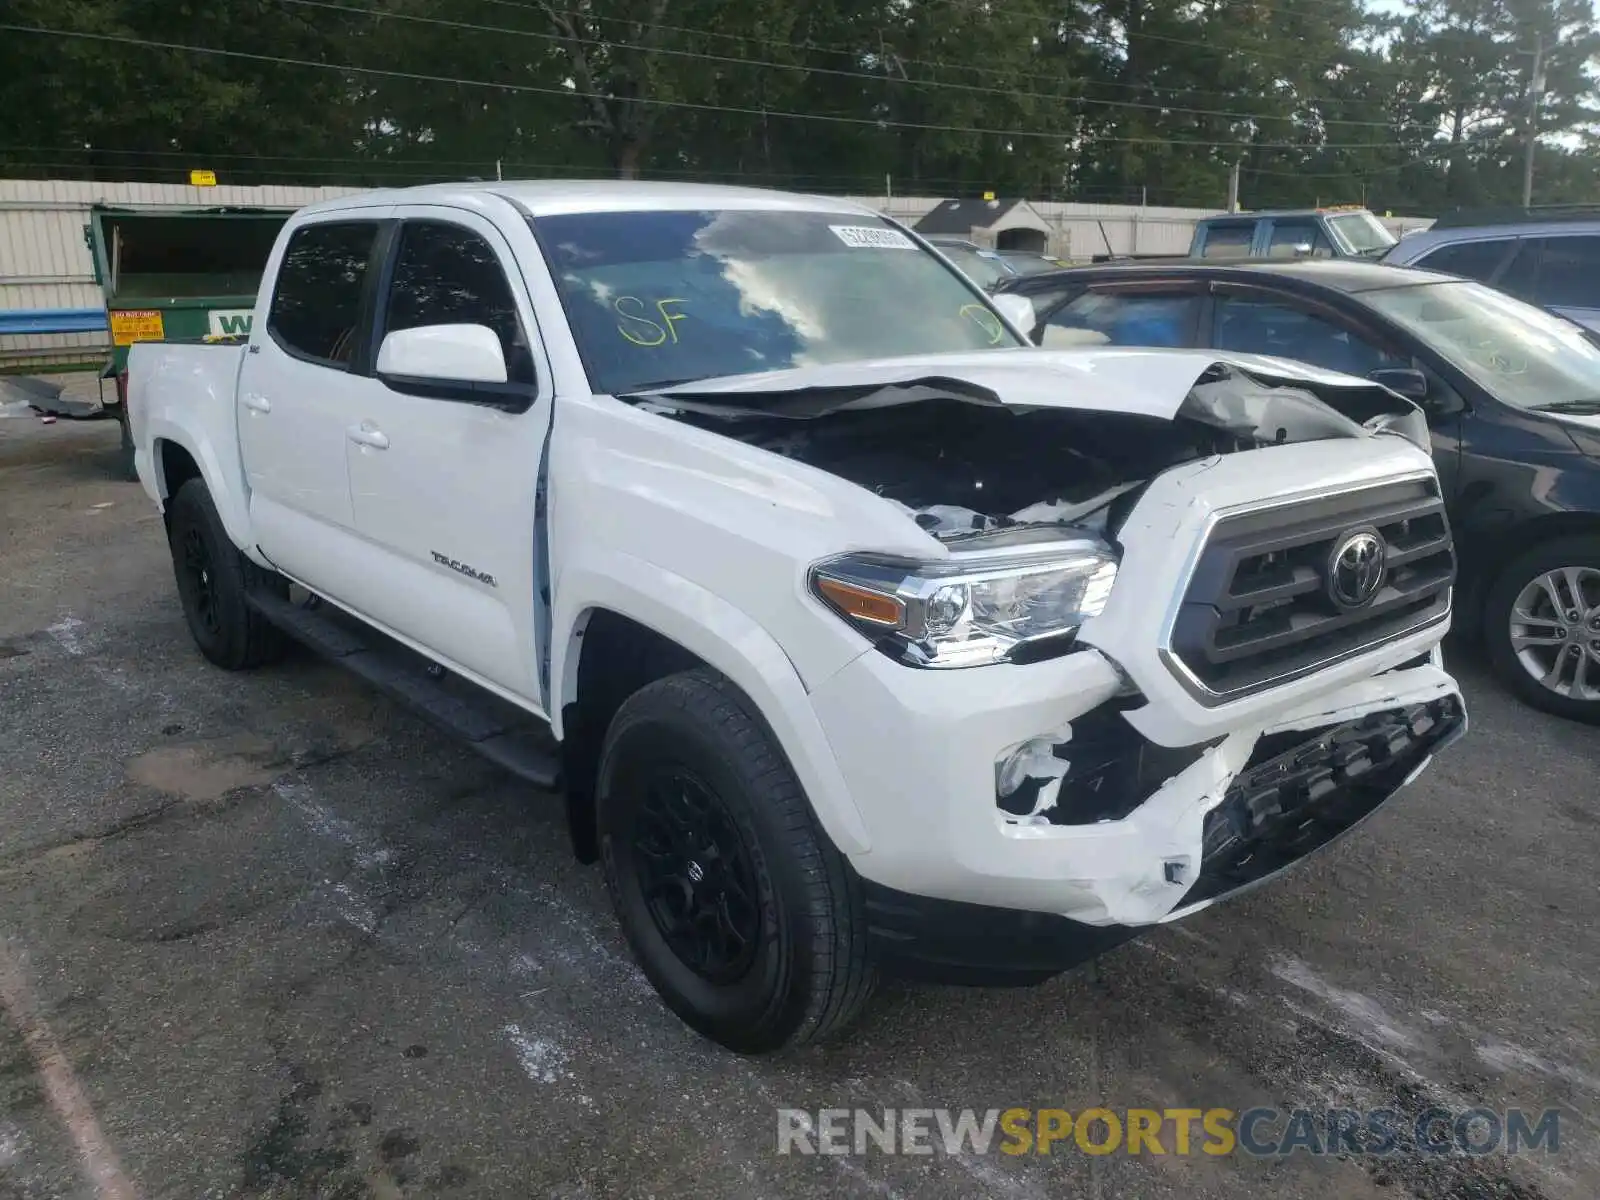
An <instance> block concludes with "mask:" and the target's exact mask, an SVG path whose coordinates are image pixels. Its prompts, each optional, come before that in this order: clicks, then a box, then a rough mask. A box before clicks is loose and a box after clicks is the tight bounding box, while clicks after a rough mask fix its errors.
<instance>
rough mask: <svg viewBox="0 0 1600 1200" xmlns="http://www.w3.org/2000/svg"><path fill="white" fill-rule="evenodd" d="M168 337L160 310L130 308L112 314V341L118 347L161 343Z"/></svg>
mask: <svg viewBox="0 0 1600 1200" xmlns="http://www.w3.org/2000/svg"><path fill="white" fill-rule="evenodd" d="M166 336H167V330H166V326H165V325H164V324H163V323H162V320H161V310H160V309H159V308H128V309H123V310H122V311H121V312H114V313H112V314H111V341H112V344H113V345H117V346H131V345H133V344H134V343H135V342H159V341H161V340H162V339H163V338H164V337H166Z"/></svg>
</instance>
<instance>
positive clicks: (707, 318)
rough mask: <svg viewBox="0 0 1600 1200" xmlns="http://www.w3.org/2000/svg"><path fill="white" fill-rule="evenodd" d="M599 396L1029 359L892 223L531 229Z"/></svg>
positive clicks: (607, 217)
mask: <svg viewBox="0 0 1600 1200" xmlns="http://www.w3.org/2000/svg"><path fill="white" fill-rule="evenodd" d="M533 228H534V232H535V233H536V235H537V236H538V238H539V242H540V245H541V246H542V247H543V248H544V252H545V255H546V256H547V258H548V259H549V261H550V266H551V270H552V272H553V274H554V276H555V280H556V286H557V289H558V290H559V291H560V294H561V301H562V304H563V306H564V307H565V309H566V312H567V319H568V320H569V322H570V323H571V326H572V331H573V336H574V338H575V339H576V340H577V343H578V350H579V353H580V354H581V355H582V356H583V360H584V365H585V366H586V367H587V369H588V372H589V379H590V383H591V385H592V386H593V387H594V389H595V391H596V392H598V393H602V394H609V395H613V396H620V395H628V394H630V393H636V392H645V391H651V390H655V389H659V388H665V387H670V386H673V385H677V384H681V383H685V382H689V381H692V380H701V379H711V378H716V377H718V376H725V375H745V374H750V373H752V372H757V371H774V370H780V369H783V368H787V367H805V366H818V365H821V364H825V363H836V362H850V361H855V360H860V359H869V358H887V357H892V356H896V355H910V354H932V353H938V352H943V351H962V350H984V349H989V348H997V347H1012V346H1020V345H1025V344H1026V343H1025V342H1023V341H1022V339H1020V338H1019V337H1018V336H1017V335H1016V334H1015V333H1013V332H1012V331H1011V330H1010V328H1009V327H1008V326H1007V325H1005V324H1004V323H1003V322H1002V321H1001V320H1000V318H999V317H998V316H997V315H996V314H995V312H994V310H993V309H992V308H990V307H989V305H988V304H986V303H985V302H984V301H983V300H982V299H981V297H980V296H979V294H978V293H976V292H974V291H973V289H972V286H971V285H970V284H969V283H967V282H966V281H965V280H963V279H962V277H961V276H960V275H959V274H957V273H956V272H955V271H952V270H951V269H950V268H949V267H948V266H946V265H945V264H944V263H943V262H941V261H940V260H939V259H938V258H937V257H935V256H934V255H932V254H930V253H928V252H927V251H926V250H924V249H923V248H922V247H921V246H919V245H918V244H917V243H916V242H914V241H913V240H912V239H911V238H909V237H907V236H906V234H905V233H903V232H902V231H901V230H899V229H897V228H895V227H894V226H893V225H891V224H890V223H889V222H887V221H884V220H881V219H877V218H873V217H868V216H858V215H855V214H852V213H812V212H790V211H773V210H761V209H727V210H720V211H685V212H673V211H667V212H654V211H651V212H602V213H565V214H559V215H551V216H544V217H535V218H533Z"/></svg>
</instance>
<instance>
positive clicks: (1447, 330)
mask: <svg viewBox="0 0 1600 1200" xmlns="http://www.w3.org/2000/svg"><path fill="white" fill-rule="evenodd" d="M1362 298H1363V299H1364V300H1365V301H1366V302H1367V303H1368V304H1369V305H1370V306H1371V307H1372V308H1373V309H1375V310H1376V311H1378V312H1380V313H1382V314H1383V315H1384V316H1386V317H1388V318H1389V319H1390V320H1392V321H1394V322H1396V323H1397V324H1399V325H1403V326H1404V327H1405V328H1407V329H1409V330H1410V331H1411V332H1412V333H1414V334H1416V335H1417V337H1419V338H1421V339H1422V341H1423V342H1424V343H1426V344H1427V346H1428V347H1429V348H1430V349H1432V350H1433V351H1434V352H1435V353H1437V354H1439V355H1440V356H1441V357H1443V358H1445V359H1448V360H1449V361H1450V362H1451V363H1453V364H1454V365H1455V366H1457V367H1459V368H1460V369H1461V370H1462V371H1464V372H1465V373H1466V374H1468V375H1470V376H1471V377H1472V378H1473V379H1474V380H1476V381H1477V382H1478V383H1480V384H1482V385H1483V387H1484V388H1486V389H1487V390H1488V391H1489V393H1490V394H1491V395H1493V396H1494V397H1495V398H1496V399H1497V400H1501V401H1504V402H1505V403H1507V404H1513V405H1515V406H1517V407H1518V408H1526V409H1559V408H1563V407H1571V406H1574V405H1587V404H1591V403H1595V402H1597V401H1600V347H1597V346H1596V345H1595V343H1594V342H1592V341H1590V340H1589V338H1588V336H1587V335H1586V334H1585V333H1584V331H1583V330H1582V329H1580V328H1579V327H1578V326H1577V325H1574V324H1573V323H1572V322H1571V321H1568V320H1566V319H1565V318H1564V317H1558V316H1556V315H1555V314H1554V313H1548V312H1545V311H1544V310H1543V309H1539V308H1535V307H1533V306H1532V305H1530V304H1524V303H1523V302H1522V301H1520V300H1513V299H1512V298H1511V297H1510V296H1507V295H1505V294H1503V293H1501V292H1497V291H1495V290H1494V289H1492V288H1488V287H1485V286H1483V285H1482V284H1480V283H1467V282H1465V281H1461V282H1451V283H1434V284H1423V285H1416V286H1410V287H1397V288H1387V289H1384V290H1381V291H1375V292H1367V293H1365V295H1364V296H1363V297H1362Z"/></svg>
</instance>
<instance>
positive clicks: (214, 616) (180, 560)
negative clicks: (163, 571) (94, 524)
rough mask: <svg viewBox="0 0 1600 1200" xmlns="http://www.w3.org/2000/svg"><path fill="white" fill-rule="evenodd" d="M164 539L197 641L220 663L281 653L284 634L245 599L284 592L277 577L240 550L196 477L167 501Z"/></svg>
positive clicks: (238, 665)
mask: <svg viewBox="0 0 1600 1200" xmlns="http://www.w3.org/2000/svg"><path fill="white" fill-rule="evenodd" d="M167 544H168V546H169V548H170V549H171V551H172V569H173V574H174V575H175V576H176V578H177V583H178V597H179V599H180V600H181V601H182V602H183V615H184V619H185V620H186V621H187V622H188V625H189V632H190V634H191V635H193V637H194V640H195V644H196V645H197V646H199V647H200V653H202V654H204V655H205V656H206V657H207V658H208V659H210V660H211V661H212V662H214V663H216V664H217V666H219V667H225V668H227V669H228V670H230V671H238V670H243V669H244V668H247V667H258V666H262V665H263V664H265V663H269V662H272V661H274V660H276V659H278V658H281V657H282V656H283V651H284V647H285V642H284V637H283V635H282V634H281V633H280V632H279V631H278V630H277V629H276V628H275V627H274V626H273V625H272V624H271V623H270V622H268V621H267V619H266V618H265V617H263V616H262V615H261V614H260V613H259V612H257V611H256V610H255V609H253V608H251V607H250V605H249V603H248V602H247V597H248V595H249V592H250V591H251V590H252V589H255V588H260V589H265V590H269V591H276V592H277V593H278V594H280V595H283V594H287V591H286V585H285V583H284V581H283V579H282V578H281V577H280V576H277V575H274V574H272V573H271V572H268V571H263V570H262V569H261V568H260V567H258V566H256V565H255V564H254V563H253V562H251V561H250V560H249V559H248V558H246V557H245V556H244V555H243V554H240V553H239V551H238V549H237V548H236V547H235V546H234V544H233V542H232V541H231V540H230V539H229V537H228V533H227V530H225V529H224V528H223V527H222V519H221V518H220V517H219V516H218V515H217V509H216V505H214V504H213V503H212V501H211V493H210V492H208V491H207V490H206V485H205V484H204V483H202V482H201V481H200V480H198V479H191V480H189V482H187V483H185V484H184V485H183V486H182V487H181V488H179V489H178V494H177V495H175V496H173V497H172V499H171V501H169V502H168V505H167Z"/></svg>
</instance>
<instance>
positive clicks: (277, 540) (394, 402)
mask: <svg viewBox="0 0 1600 1200" xmlns="http://www.w3.org/2000/svg"><path fill="white" fill-rule="evenodd" d="M1014 303H1015V299H1014V298H1004V299H1002V300H1001V301H998V302H997V301H992V300H991V299H989V298H988V297H987V296H986V295H985V294H984V293H983V292H981V291H980V290H978V289H977V288H976V287H975V286H974V285H973V284H971V283H970V282H969V281H967V280H966V279H965V278H964V277H963V276H962V275H961V274H960V273H959V272H957V271H956V270H955V269H954V268H953V267H951V266H950V264H949V263H948V262H946V261H945V260H944V259H943V258H941V257H940V256H939V255H938V254H937V253H936V252H935V251H933V250H932V249H930V248H929V247H928V245H927V244H926V243H925V242H922V241H921V240H920V239H918V238H917V237H916V236H915V235H914V234H911V233H910V232H909V231H907V230H905V229H903V228H901V227H900V226H898V225H896V224H894V223H893V222H891V221H888V220H886V219H884V218H883V217H881V216H879V215H878V214H876V213H873V212H871V211H869V210H866V209H863V208H860V207H857V206H854V205H851V204H848V203H846V202H843V201H839V200H832V199H825V198H819V197H801V196H789V195H783V194H778V193H771V192H763V191H752V190H741V189H731V188H714V187H699V186H666V185H652V184H641V183H544V184H530V183H506V184H474V185H461V186H438V187H428V188H421V189H416V190H407V191H393V192H374V193H368V194H365V195H358V196H352V197H348V198H344V199H341V200H338V201H334V202H330V203H325V204H320V205H316V206H313V207H311V208H307V209H305V210H303V211H301V212H300V213H298V214H297V215H295V216H294V217H293V218H292V219H291V220H290V221H289V223H288V225H287V226H285V228H284V230H283V232H282V234H281V236H280V238H279V240H278V243H277V246H276V247H275V249H274V250H273V253H272V258H271V261H270V263H269V264H268V267H267V271H266V275H265V278H264V283H263V288H262V292H261V296H260V300H259V305H258V308H257V310H256V314H255V317H254V322H253V328H252V331H251V333H250V335H249V337H248V340H247V341H242V342H239V343H237V344H233V345H226V344H212V345H192V346H191V345H176V344H140V345H138V346H136V347H135V348H134V350H133V355H132V361H131V365H130V381H129V404H130V417H131V422H132V429H133V433H134V437H135V441H136V446H137V452H136V458H137V466H138V472H139V476H140V478H141V480H142V481H143V484H144V488H145V490H146V491H147V492H148V493H149V495H150V497H151V499H152V500H154V501H155V502H156V504H157V505H159V506H160V508H161V511H162V512H163V513H164V514H165V519H166V527H167V530H168V535H169V540H170V544H171V548H172V556H173V564H174V568H175V570H176V574H177V585H178V594H179V596H180V598H181V600H182V604H183V609H184V613H185V616H186V618H187V620H188V624H189V627H190V629H191V631H192V632H193V635H194V638H195V640H196V641H197V642H198V644H199V646H200V649H201V651H202V652H203V653H204V654H205V655H206V657H207V658H209V659H211V660H212V661H213V662H215V663H216V664H218V665H219V666H222V667H226V668H229V669H238V668H244V667H252V666H256V665H259V664H262V663H265V662H267V661H268V660H270V659H272V658H273V657H275V656H276V655H277V654H278V653H279V652H280V650H281V648H282V646H283V645H284V641H285V636H286V635H287V636H289V637H293V638H295V639H298V640H300V641H303V642H305V643H307V644H309V645H311V646H312V647H314V648H316V649H318V650H320V651H322V652H324V653H326V654H329V655H331V656H333V657H335V658H337V659H338V660H340V661H341V662H343V663H344V664H346V665H347V666H349V667H350V668H351V669H352V670H355V671H357V672H359V673H360V674H361V675H363V676H364V677H365V678H367V679H369V680H371V681H372V682H374V683H375V684H378V685H380V686H382V687H384V688H386V689H388V690H389V691H390V692H392V693H394V694H396V695H398V696H400V697H402V698H404V699H405V700H407V701H408V702H410V703H412V704H413V705H415V706H416V707H417V708H418V709H419V711H421V712H422V713H424V714H425V715H427V716H429V717H431V718H432V719H433V720H435V721H436V722H438V723H439V724H440V725H442V726H444V727H446V728H448V729H450V730H452V731H454V732H456V733H458V734H460V735H461V736H462V737H464V738H466V739H467V740H468V741H470V742H471V743H472V744H473V745H474V746H476V747H477V748H478V749H479V750H481V751H483V752H484V753H485V754H487V755H489V756H490V757H492V758H493V759H495V760H496V761H497V762H500V763H502V764H503V765H505V766H506V767H508V768H509V769H511V770H512V771H515V772H517V773H518V774H520V775H521V776H523V777H524V778H526V779H529V780H531V781H534V782H535V783H537V784H539V785H542V786H546V787H550V788H558V787H559V788H560V789H561V790H562V791H563V792H564V795H565V797H566V807H567V815H568V820H569V824H570V828H571V833H572V839H573V844H574V846H575V848H576V850H577V853H578V854H579V855H580V856H582V857H583V858H584V859H586V860H590V861H592V860H594V859H596V858H598V859H599V860H601V861H602V862H603V867H604V871H605V876H606V880H607V884H608V886H609V889H610V893H611V896H612V899H613V901H614V904H615V908H616V911H617V915H618V917H619V919H620V921H621V924H622V927H623V929H624V931H625V933H626V936H627V938H628V941H629V942H630V944H631V946H632V949H633V951H634V953H635V954H636V955H637V958H638V960H639V962H640V964H641V965H642V967H643V969H644V971H645V973H646V974H647V975H648V976H649V978H650V980H651V981H652V983H653V984H654V985H655V987H656V988H657V990H658V991H659V992H660V994H661V996H662V997H663V999H664V1000H665V1001H666V1003H667V1004H668V1005H670V1006H671V1007H672V1008H673V1009H674V1010H675V1011H676V1012H677V1013H678V1014H679V1015H680V1016H681V1017H682V1018H683V1019H684V1020H685V1021H687V1022H688V1023H689V1024H690V1025H691V1026H693V1027H694V1028H695V1029H697V1030H699V1031H701V1032H702V1033H704V1034H706V1035H707V1036H709V1037H711V1038H714V1039H716V1040H717V1041H719V1042H721V1043H723V1044H724V1045H726V1046H728V1047H731V1048H733V1049H735V1050H738V1051H742V1052H751V1053H754V1052H763V1051H770V1050H774V1049H776V1048H778V1047H781V1046H784V1045H789V1044H792V1043H796V1042H800V1041H804V1040H807V1039H810V1038H814V1037H817V1036H819V1035H821V1034H823V1033H826V1032H828V1031H830V1030H832V1029H835V1028H837V1027H840V1026H842V1025H843V1024H844V1023H845V1022H846V1021H848V1019H849V1018H850V1017H851V1016H852V1015H853V1014H854V1013H856V1012H857V1011H858V1010H859V1008H860V1006H861V1005H862V1003H863V1001H864V1000H865V998H866V997H867V995H868V993H869V991H870V989H871V984H872V981H873V980H874V979H875V978H876V977H877V976H878V975H879V974H880V973H898V974H901V975H909V976H912V977H918V978H923V979H930V980H939V981H947V982H950V981H954V982H969V983H986V984H995V983H1026V982H1037V981H1039V980H1042V979H1045V978H1048V977H1049V976H1050V975H1052V974H1054V973H1057V972H1059V971H1061V970H1063V969H1065V968H1067V967H1070V966H1073V965H1075V964H1077V963H1080V962H1083V961H1085V960H1086V959H1088V958H1090V957H1092V956H1093V955H1095V954H1097V953H1100V952H1101V951H1103V950H1105V949H1107V948H1109V947H1111V946H1114V945H1116V944H1117V943H1119V942H1121V941H1123V940H1125V939H1127V938H1129V937H1131V936H1134V935H1135V934H1136V933H1138V932H1139V931H1140V930H1144V929H1148V928H1150V927H1152V926H1155V925H1158V924H1160V923H1162V922H1165V921H1171V920H1174V919H1176V918H1179V917H1182V916H1184V915H1186V914H1188V913H1192V912H1194V911H1196V910H1197V909H1200V908H1203V907H1205V906H1207V905H1209V904H1211V903H1212V902H1214V901H1216V900H1219V899H1222V898H1224V897H1226V896H1228V895H1230V894H1233V893H1236V892H1238V891H1240V890H1241V889H1244V888H1248V887H1250V886H1252V885H1254V884H1257V883H1259V882H1261V881H1263V880H1265V879H1267V878H1269V877H1271V876H1273V875H1275V874H1276V873H1278V872H1279V871H1280V870H1282V869H1283V868H1285V867H1287V866H1288V865H1290V864H1292V863H1294V862H1296V861H1298V860H1299V859H1301V858H1303V857H1304V856H1305V855H1307V854H1309V853H1311V852H1313V851H1315V850H1317V849H1318V848H1320V847H1321V846H1323V845H1325V844H1327V843H1328V842H1330V841H1331V840H1333V839H1334V838H1336V837H1338V836H1339V835H1340V834H1342V833H1343V832H1345V831H1346V830H1348V829H1349V828H1351V827H1352V826H1353V825H1355V824H1356V823H1357V822H1359V821H1361V820H1362V819H1363V818H1364V817H1366V816H1367V815H1368V814H1370V813H1371V812H1372V811H1374V810H1375V809H1376V808H1377V807H1378V806H1380V805H1381V804H1383V803H1384V801H1385V800H1387V799H1388V798H1389V796H1390V795H1392V794H1393V793H1394V792H1395V791H1396V790H1397V789H1399V788H1400V787H1402V786H1403V785H1404V784H1405V783H1407V782H1409V781H1410V780H1411V779H1412V778H1413V777H1414V776H1415V775H1416V774H1417V773H1418V772H1419V771H1420V770H1421V769H1422V768H1423V767H1424V766H1425V765H1426V763H1427V762H1428V761H1429V759H1430V758H1431V756H1432V755H1433V753H1434V752H1435V751H1436V750H1438V749H1439V748H1440V747H1441V746H1443V745H1444V744H1446V743H1447V742H1449V741H1451V740H1453V739H1454V738H1455V737H1456V736H1458V735H1459V734H1460V733H1461V732H1462V731H1463V730H1464V728H1465V723H1466V717H1465V712H1464V709H1463V706H1462V703H1461V698H1460V695H1459V693H1458V691H1457V688H1456V685H1455V683H1454V682H1453V680H1452V679H1451V677H1450V676H1449V675H1448V674H1446V672H1445V671H1444V669H1443V666H1442V663H1441V658H1440V654H1439V650H1438V644H1439V641H1440V639H1441V638H1442V637H1443V636H1444V633H1445V631H1446V628H1447V626H1448V624H1449V618H1450V590H1451V583H1452V579H1453V577H1454V552H1453V548H1452V544H1451V540H1450V533H1449V529H1448V527H1447V525H1446V522H1445V518H1444V511H1443V506H1442V504H1441V501H1440V495H1439V487H1438V481H1437V479H1436V477H1435V474H1434V469H1433V466H1432V463H1431V460H1430V457H1429V454H1428V452H1427V450H1426V448H1425V445H1424V444H1419V443H1425V440H1426V435H1425V433H1424V432H1422V431H1421V427H1420V421H1419V419H1418V414H1417V412H1416V410H1415V409H1413V408H1412V407H1411V405H1409V404H1408V403H1407V402H1406V401H1404V400H1402V399H1401V398H1399V397H1398V396H1396V395H1394V394H1393V393H1391V392H1388V391H1386V390H1385V389H1383V388H1380V387H1378V386H1376V385H1374V384H1371V383H1367V382H1364V381H1361V380H1356V379H1349V378H1346V377H1343V376H1338V375H1329V374H1325V373H1320V372H1316V371H1314V370H1312V369H1311V368H1306V367H1300V366H1297V365H1296V364H1292V363H1285V362H1280V361H1276V360H1270V359H1244V358H1240V359H1229V360H1227V361H1220V362H1219V361H1217V360H1216V358H1215V357H1214V356H1212V355H1210V354H1206V353H1196V352H1188V351H1125V350H1079V351H1048V350H1040V349H1036V348H1034V347H1032V346H1029V345H1028V344H1027V343H1026V339H1025V338H1024V337H1022V336H1021V335H1020V333H1019V332H1018V321H1019V320H1020V318H1021V317H1022V314H1020V313H1015V312H1012V311H1011V310H1010V308H1008V307H1007V305H1009V304H1014ZM997 305H998V306H997Z"/></svg>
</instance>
